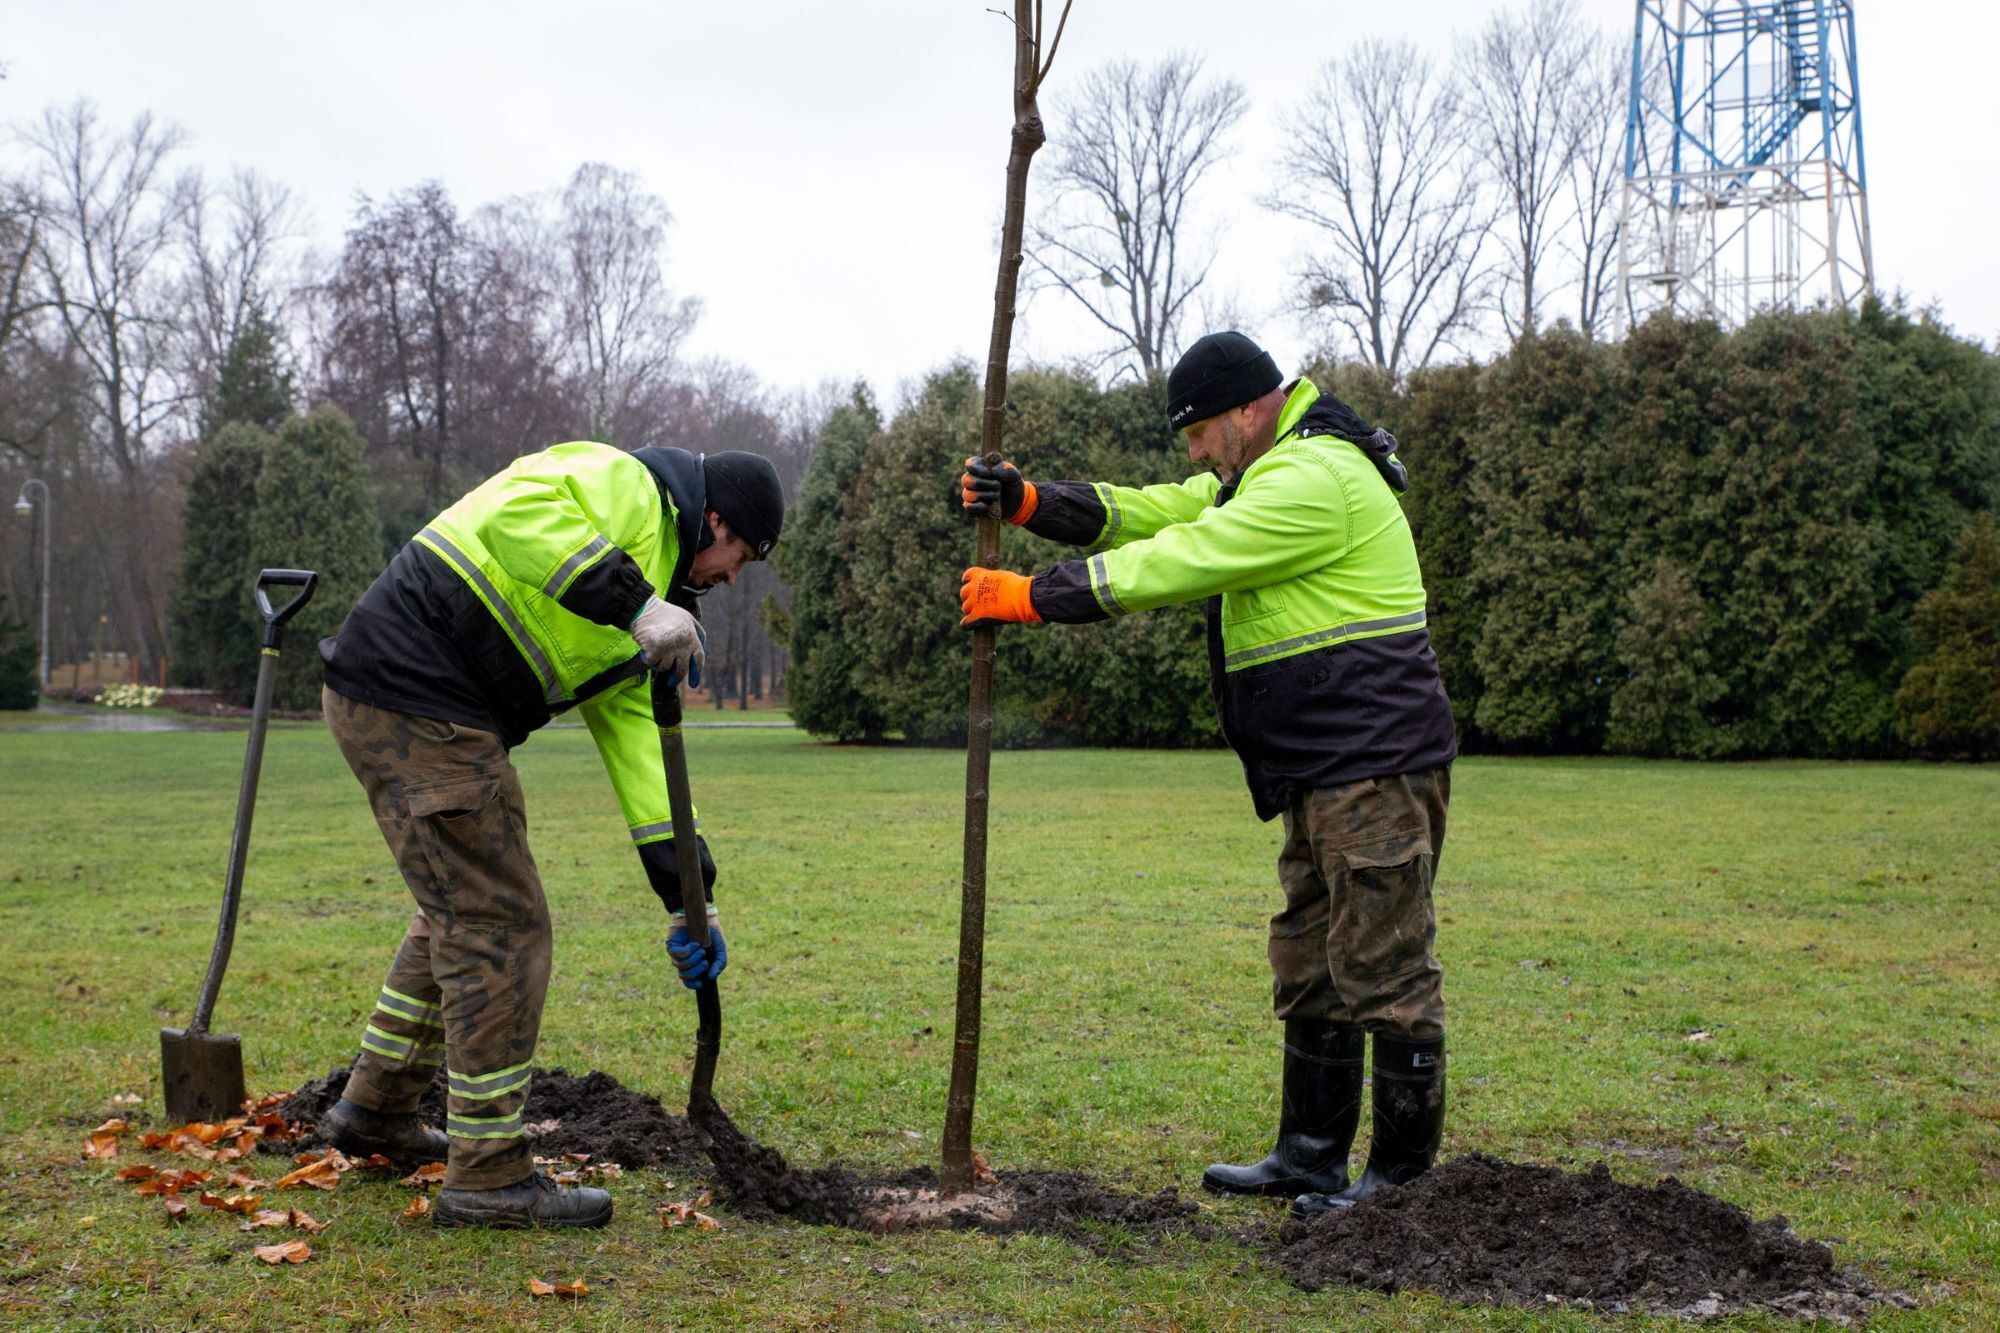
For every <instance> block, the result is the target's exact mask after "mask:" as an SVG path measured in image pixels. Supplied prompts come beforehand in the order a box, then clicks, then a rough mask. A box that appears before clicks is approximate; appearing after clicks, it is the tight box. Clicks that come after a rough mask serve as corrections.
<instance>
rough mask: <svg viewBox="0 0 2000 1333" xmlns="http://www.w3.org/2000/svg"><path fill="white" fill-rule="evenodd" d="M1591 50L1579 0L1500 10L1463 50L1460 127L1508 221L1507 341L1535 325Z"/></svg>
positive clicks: (1539, 1) (1537, 0) (1540, 0)
mask: <svg viewBox="0 0 2000 1333" xmlns="http://www.w3.org/2000/svg"><path fill="white" fill-rule="evenodd" d="M1595 49H1596V47H1595V44H1594V42H1593V41H1592V34H1591V33H1590V32H1589V30H1587V29H1586V28H1585V27H1584V26H1583V24H1582V23H1581V22H1580V21H1579V20H1578V18H1577V12H1576V0H1531V2H1530V3H1529V5H1528V7H1527V8H1526V9H1524V10H1521V11H1519V12H1515V11H1503V12H1501V13H1497V14H1495V15H1494V16H1493V17H1492V18H1491V19H1490V20H1489V21H1488V22H1487V25H1486V27H1485V28H1484V29H1483V30H1482V31H1481V32H1480V34H1479V36H1478V37H1477V38H1476V39H1475V40H1473V41H1472V42H1470V43H1469V44H1467V45H1465V46H1463V47H1462V48H1461V49H1460V53H1459V56H1460V62H1461V65H1462V68H1463V69H1464V71H1465V76H1466V77H1465V78H1464V79H1463V84H1464V86H1465V88H1466V90H1467V91H1466V97H1467V102H1468V105H1467V108H1466V110H1467V113H1468V115H1467V123H1468V124H1469V125H1470V126H1471V127H1472V128H1473V130H1474V138H1475V142H1476V144H1477V146H1478V150H1479V156H1480V158H1481V159H1482V160H1483V162H1484V163H1485V166H1486V169H1487V171H1488V172H1489V173H1490V174H1491V176H1492V179H1493V181H1494V184H1495V185H1496V186H1497V188H1498V190H1499V192H1500V197H1501V201H1502V202H1501V213H1502V215H1503V216H1504V217H1505V218H1506V219H1507V221H1508V225H1507V226H1506V227H1505V228H1504V244H1505V247H1506V251H1507V255H1508V262H1507V264H1506V265H1505V267H1504V268H1503V269H1502V276H1501V286H1502V289H1503V292H1505V293H1507V294H1508V295H1507V296H1506V297H1503V299H1502V300H1501V302H1500V305H1499V309H1500V317H1501V321H1502V323H1503V324H1504V325H1505V327H1506V330H1507V333H1508V335H1509V336H1510V337H1518V336H1519V335H1521V334H1523V333H1533V332H1534V331H1535V329H1536V328H1537V327H1538V326H1539V325H1540V323H1541V303H1542V300H1543V298H1544V297H1545V296H1546V295H1547V294H1548V293H1547V291H1545V290H1544V289H1545V288H1546V287H1549V286H1550V284H1549V282H1548V274H1547V272H1546V271H1545V265H1546V260H1547V257H1548V253H1549V247H1550V244H1551V242H1552V241H1553V239H1554V236H1555V233H1556V231H1557V229H1558V228H1559V227H1560V226H1561V225H1562V222H1563V220H1564V218H1563V209H1564V204H1565V192H1564V186H1565V185H1566V184H1567V182H1568V181H1569V178H1570V174H1571V166H1572V164H1573V162H1574V160H1575V156H1576V153H1577V151H1578V144H1579V139H1578V131H1579V126H1578V124H1577V113H1578V99H1579V97H1580V95H1581V88H1580V87H1579V84H1580V82H1581V80H1582V79H1583V77H1584V75H1585V72H1586V66H1587V63H1588V61H1589V58H1590V56H1591V54H1592V53H1593V52H1594V51H1595Z"/></svg>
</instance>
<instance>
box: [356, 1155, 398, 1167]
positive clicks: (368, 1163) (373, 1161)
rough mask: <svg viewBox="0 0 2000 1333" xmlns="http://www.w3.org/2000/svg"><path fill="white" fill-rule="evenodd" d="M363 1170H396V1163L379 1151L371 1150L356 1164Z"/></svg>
mask: <svg viewBox="0 0 2000 1333" xmlns="http://www.w3.org/2000/svg"><path fill="white" fill-rule="evenodd" d="M354 1166H355V1168H356V1169H357V1170H361V1171H394V1170H395V1169H396V1164H395V1163H394V1162H392V1161H390V1160H389V1159H388V1158H386V1157H384V1156H383V1155H382V1154H381V1153H379V1152H371V1153H369V1154H368V1155H367V1156H366V1157H364V1158H362V1159H361V1160H360V1161H358V1162H356V1163H355V1164H354Z"/></svg>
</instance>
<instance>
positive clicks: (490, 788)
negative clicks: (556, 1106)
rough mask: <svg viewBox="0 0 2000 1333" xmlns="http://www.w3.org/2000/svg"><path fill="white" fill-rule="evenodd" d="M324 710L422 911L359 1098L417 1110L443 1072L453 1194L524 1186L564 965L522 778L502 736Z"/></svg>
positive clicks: (386, 992) (409, 935)
mask: <svg viewBox="0 0 2000 1333" xmlns="http://www.w3.org/2000/svg"><path fill="white" fill-rule="evenodd" d="M320 702H321V704H322V706H323V707H324V708H325V710H326V720H327V725H328V726H329V727H330V728H331V729H332V731H333V738H334V740H335V742H337V743H338V744H339V746H340V752H341V754H342V755H343V756H344V757H345V758H346V760H347V764H348V767H349V768H352V769H353V770H354V776H355V777H357V778H359V779H360V780H361V786H362V788H363V789H364V790H366V791H367V793H368V804H369V806H370V807H371V808H372V809H373V810H374V813H375V823H376V825H377V826H378V827H380V828H381V830H382V837H383V838H384V840H386V841H387V842H388V844H389V850H390V852H391V853H392V854H394V856H395V858H396V868H397V869H398V870H400V871H402V873H403V880H404V882H405V883H406V884H408V885H409V887H410V893H411V895H412V896H413V897H414V898H415V899H416V900H417V914H416V917H415V918H414V919H413V920H412V921H411V922H410V926H409V929H408V930H407V931H406V932H405V933H404V935H403V944H402V947H401V948H400V949H398V950H397V951H396V961H395V962H394V963H393V964H391V965H390V968H389V977H388V980H386V981H385V982H383V984H382V992H381V994H380V995H379V996H378V997H377V998H376V1001H375V1010H374V1012H373V1013H372V1014H370V1015H369V1017H368V1021H367V1025H366V1026H365V1027H364V1028H363V1029H362V1034H361V1054H360V1057H359V1058H358V1059H356V1061H355V1062H354V1072H353V1074H352V1075H351V1076H350V1077H349V1079H348V1082H347V1096H348V1097H349V1098H351V1099H352V1100H353V1101H354V1102H355V1103H356V1104H357V1105H360V1106H363V1107H366V1108H367V1109H369V1110H371V1111H381V1112H385V1113H389V1114H399V1113H402V1112H406V1111H414V1110H416V1109H417V1103H418V1101H419V1100H420V1099H421V1098H422V1096H423V1094H424V1090H425V1089H426V1088H428V1087H429V1086H430V1083H431V1078H432V1076H433V1074H434V1073H435V1072H436V1070H437V1066H438V1063H439V1061H440V1060H442V1061H443V1062H444V1065H445V1073H446V1078H447V1082H448V1084H449V1094H450V1095H449V1099H448V1101H447V1103H446V1108H447V1109H446V1116H445V1132H446V1133H447V1134H448V1135H450V1137H451V1160H450V1163H449V1164H448V1165H447V1167H446V1169H445V1179H444V1183H445V1186H446V1187H447V1188H451V1189H497V1188H499V1187H501V1186H505V1185H512V1184H514V1183H515V1182H517V1181H520V1180H523V1179H525V1178H526V1177H527V1176H528V1174H529V1173H530V1172H531V1171H533V1170H534V1162H533V1159H532V1158H531V1156H530V1154H529V1152H528V1141H527V1137H526V1134H525V1126H524V1125H523V1123H522V1118H521V1112H522V1108H523V1106H524V1104H525V1103H526V1101H527V1097H528V1067H529V1065H530V1063H532V1061H533V1059H534V1054H535V1036H536V1033H537V1032H538V1031H539V1029H540V1027H541V1021H542V997H543V995H544V994H545V993H546V992H547V990H548V984H549V956H550V937H549V909H548V903H547V902H546V901H545V900H544V899H543V897H542V884H541V878H540V876H539V875H538V874H537V873H536V871H535V861H534V858H533V857H532V856H530V855H529V854H528V821H527V812H526V810H525V808H524V807H523V804H522V798H521V781H520V778H519V776H518V775H517V774H516V773H515V771H514V765H513V764H512V763H511V762H510V761H509V760H508V758H507V749H506V747H505V746H504V745H502V744H501V743H500V738H499V737H498V736H495V735H494V734H493V733H491V732H487V731H476V730H474V729H472V728H470V727H462V726H457V725H454V724H453V723H450V722H436V721H432V720H431V719H429V718H422V717H412V716H410V715H408V714H405V713H397V712H392V711H391V710H389V709H386V708H376V707H373V706H371V705H369V704H364V703H358V702H356V701H355V700H352V699H348V698H345V697H344V696H342V695H338V694H335V693H334V692H333V691H331V690H325V691H322V693H321V696H320Z"/></svg>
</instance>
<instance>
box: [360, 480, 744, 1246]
mask: <svg viewBox="0 0 2000 1333" xmlns="http://www.w3.org/2000/svg"><path fill="white" fill-rule="evenodd" d="M783 521H784V496H783V493H782V491H781V490H780V488H779V485H778V474H777V470H776V469H775V468H773V467H772V465H771V463H770V460H768V459H765V458H761V457H759V456H757V455H755V454H748V453H734V452H732V453H719V454H714V455H710V456H707V457H698V456H696V455H694V454H690V453H688V452H686V451H685V450H681V449H667V448H661V447H658V446H652V447H648V448H644V449H640V450H638V451H637V452H635V453H629V454H628V453H625V452H623V451H622V450H619V449H614V448H612V447H611V446H610V445H605V444H593V443H589V442H578V443H572V444H559V445H556V446H555V447H554V448H551V449H545V450H543V451H542V452H540V453H536V454H529V455H527V456H526V457H523V458H518V459H516V460H515V461H514V462H513V463H512V464H511V465H510V466H509V467H508V468H507V469H506V470H505V471H503V472H501V473H499V474H498V475H497V476H494V477H492V478H490V479H489V480H487V481H486V482H485V483H484V484H482V485H480V486H479V487H477V488H476V489H474V490H473V491H471V492H470V493H468V494H467V495H466V496H464V497H463V498H462V499H460V500H459V501H458V503H457V504H454V505H453V506H451V508H449V509H447V510H445V511H444V512H443V513H442V514H440V515H438V516H437V517H436V518H434V519H432V520H431V522H430V523H429V524H428V525H426V526H425V528H424V529H423V531H421V532H419V533H418V534H417V535H416V537H415V538H414V539H412V540H411V541H410V542H409V543H408V544H407V545H405V546H404V547H403V549H402V550H401V551H399V552H398V553H397V555H396V557H395V559H393V560H391V561H390V562H389V566H388V568H387V569H385V570H383V571H382V574H381V576H380V577H378V578H377V579H376V580H375V582H374V583H373V584H372V585H371V586H370V587H369V589H368V591H367V592H365V593H363V594H362V597H361V600H360V601H359V602H358V603H356V604H355V607H354V610H353V611H352V612H351V613H350V614H349V615H348V617H347V619H346V621H345V622H343V624H342V625H341V627H340V631H339V633H338V634H337V635H336V636H334V637H333V638H329V639H326V640H324V641H323V642H322V643H321V644H320V656H321V657H322V658H323V659H324V661H325V663H326V689H325V692H324V694H323V695H322V703H323V705H324V707H325V710H326V720H327V725H328V726H330V727H331V728H332V729H333V735H334V740H335V741H336V742H337V743H338V744H339V746H340V752H341V754H342V755H344V756H345V757H346V759H347V763H348V766H349V767H350V768H352V769H353V770H354V775H355V777H357V778H359V779H360V780H361V785H362V787H363V788H364V789H365V790H366V791H367V793H368V802H369V805H370V806H371V807H372V808H373V810H374V812H375V822H376V823H377V825H379V826H380V828H381V830H382V836H383V837H384V838H385V839H387V841H388V843H389V850H390V851H391V852H393V853H394V854H395V857H396V865H397V868H398V869H399V870H401V871H402V873H403V879H404V881H405V882H406V883H407V884H408V885H409V888H410V892H411V894H412V895H413V896H414V897H415V898H416V900H417V914H416V917H415V918H414V919H413V920H412V921H411V922H410V926H409V930H408V932H407V933H406V934H405V935H404V936H403V944H402V948H401V949H400V950H398V952H397V954H396V960H395V962H394V964H393V965H391V967H390V969H389V977H388V980H387V981H386V982H385V983H384V984H383V986H382V992H381V995H380V997H379V998H378V999H377V1000H376V1002H375V1009H374V1012H373V1013H372V1014H371V1015H370V1016H369V1019H368V1023H367V1026H366V1028H365V1029H364V1031H363V1033H362V1037H361V1053H360V1055H359V1056H358V1057H357V1058H356V1059H355V1062H354V1069H353V1072H352V1073H351V1074H350V1075H349V1077H348V1081H347V1088H346V1094H345V1095H344V1096H343V1097H342V1098H341V1100H340V1102H339V1103H338V1104H337V1105H335V1106H334V1107H333V1109H332V1110H330V1111H329V1112H328V1113H327V1115H326V1116H325V1118H324V1119H323V1120H322V1122H321V1126H322V1128H323V1129H324V1130H325V1131H326V1132H327V1135H328V1137H329V1138H330V1139H331V1140H332V1142H333V1143H334V1145H335V1146H336V1147H339V1148H340V1149H341V1150H342V1151H345V1152H350V1153H356V1154H361V1153H375V1152H379V1153H383V1154H385V1155H386V1156H388V1157H390V1158H391V1159H393V1160H395V1161H397V1162H398V1163H400V1164H403V1165H406V1166H407V1165H411V1164H414V1163H419V1162H425V1161H445V1162H447V1163H448V1165H447V1166H446V1169H445V1178H444V1188H443V1190H442V1191H441V1192H440V1193H439V1195H438V1198H437V1204H436V1207H435V1208H434V1209H433V1210H432V1212H433V1215H434V1216H435V1217H436V1219H437V1221H438V1224H439V1225H441V1226H492V1227H529V1226H602V1225H604V1223H605V1222H607V1221H609V1220H610V1217H611V1196H610V1195H609V1194H608V1193H606V1192H605V1191H604V1190H599V1189H569V1190H564V1189H558V1188H557V1187H556V1186H555V1185H554V1184H553V1183H552V1182H551V1181H550V1180H549V1179H548V1177H546V1176H544V1175H543V1174H542V1173H541V1172H539V1171H536V1170H535V1165H534V1160H533V1158H532V1156H531V1155H530V1153H529V1150H528V1140H527V1137H526V1134H525V1127H524V1125H523V1121H522V1114H521V1112H522V1108H523V1105H524V1104H525V1102H526V1101H527V1095H528V1077H529V1073H528V1071H529V1065H530V1063H531V1062H532V1061H533V1058H534V1053H535V1036H536V1032H537V1030H538V1029H539V1027H540V1025H541V1017H542V998H543V995H544V993H545V992H546V991H547V989H548V981H549V963H550V951H551V940H550V931H549V911H548V904H547V902H546V901H545V900H544V898H543V896H542V885H541V880H540V877H539V876H538V875H537V873H536V870H535V862H534V858H533V857H532V856H531V855H530V854H529V851H528V837H527V813H526V810H525V808H524V806H523V803H522V795H521V783H520V779H519V777H518V776H517V775H516V773H515V770H514V765H513V764H512V763H511V762H510V761H509V759H508V753H509V751H511V750H512V749H513V747H514V746H516V745H519V744H520V743H521V742H522V741H524V740H526V739H527V737H528V734H529V733H530V732H532V731H534V730H535V729H536V728H538V727H540V726H542V725H543V724H545V723H547V722H548V721H549V719H550V718H551V717H553V716H554V715H555V714H557V713H559V712H561V711H563V710H565V709H568V708H571V707H574V708H575V709H576V710H577V711H578V712H579V713H581V714H582V715H583V720H584V722H585V723H586V724H587V725H588V726H589V728H590V734H591V737H592V738H593V739H594V740H595V741H596V742H597V749H598V753H599V754H600V755H601V756H602V757H603V760H604V767H605V770H606V771H607V772H608V773H609V774H610V776H611V785H612V786H613V788H615V789H616V791H617V794H618V803H619V805H620V806H621V807H622V808H623V810H624V813H625V823H626V825H627V827H628V828H630V830H631V833H632V841H633V843H634V844H635V845H636V846H637V847H638V851H639V860H640V863H641V864H642V865H643V866H644V867H645V871H646V877H647V879H648V881H649V882H650V883H651V885H652V888H653V891H654V892H655V893H657V894H659V896H660V899H661V901H662V902H663V903H665V904H666V907H667V910H668V911H669V912H670V913H672V914H673V916H672V922H671V925H670V928H669V933H668V938H667V951H668V953H669V955H670V956H671V957H672V959H673V962H674V966H675V968H676V970H677V971H678V972H679V973H680V977H681V980H682V981H683V982H684V983H685V984H687V985H689V986H691V987H693V986H699V985H700V984H701V983H702V982H703V981H704V980H706V979H707V978H710V977H713V976H715V975H717V974H718V973H720V972H721V971H722V969H723V967H724V966H725V965H726V963H727V961H728V952H727V947H726V946H725V944H724V943H723V939H722V932H721V930H720V929H719V928H718V926H717V925H716V923H715V920H714V917H715V912H714V909H713V908H712V907H711V908H709V918H710V924H709V930H710V938H711V940H712V945H711V948H710V949H708V950H704V949H702V948H700V947H699V946H698V945H695V944H693V943H692V942H690V941H689V940H688V938H687V918H686V916H685V907H684V902H683V897H682V893H683V886H682V885H681V883H680V876H679V873H678V870H677V868H676V863H675V860H674V834H675V829H674V826H673V822H672V820H671V818H670V816H669V814H668V810H667V789H666V779H665V774H664V770H663V765H662V761H661V758H660V739H659V732H658V730H657V729H656V727H655V726H654V723H653V714H652V705H651V695H650V691H649V689H648V685H647V680H646V675H645V670H646V668H647V667H648V666H651V667H653V668H656V669H660V670H668V671H672V672H674V673H676V674H677V675H683V676H687V677H689V679H690V681H691V682H698V681H699V679H700V666H701V653H702V648H701V634H700V629H699V625H698V622H697V620H696V617H695V615H694V614H693V611H692V607H693V596H692V594H693V592H695V591H699V590H700V589H704V588H709V587H713V586H714V585H715V584H717V583H733V582H734V581H735V579H736V575H737V573H738V572H739V571H740V570H741V569H742V568H743V566H744V564H745V563H747V562H748V561H751V560H761V559H763V558H764V557H765V556H766V555H768V554H769V553H770V550H771V547H772V545H773V543H775V542H776V541H777V539H778V531H779V528H780V527H781V526H782V524H783ZM681 831H682V832H691V830H681ZM694 836H695V837H696V839H697V841H700V835H699V834H695V835H694ZM700 854H701V867H702V878H703V881H704V883H703V886H702V889H701V890H700V900H701V901H703V902H706V900H707V898H708V894H707V889H708V888H709V887H710V886H712V885H713V884H714V882H715V862H714V860H713V859H712V858H711V857H710V855H709V852H708V846H707V844H706V843H705V842H702V843H701V846H700ZM440 1059H442V1060H443V1061H444V1065H445V1072H446V1077H447V1080H448V1083H449V1099H448V1102H447V1112H446V1117H445V1132H444V1133H442V1134H440V1133H439V1132H438V1131H437V1130H434V1129H427V1128H425V1127H424V1126H423V1125H422V1124H420V1123H419V1121H418V1119H417V1115H416V1110H417V1103H418V1100H419V1099H420V1098H421V1097H422V1095H423V1093H424V1090H425V1089H426V1088H428V1087H429V1086H430V1083H431V1078H432V1075H433V1073H434V1072H435V1070H436V1069H437V1065H438V1062H439V1060H440Z"/></svg>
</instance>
